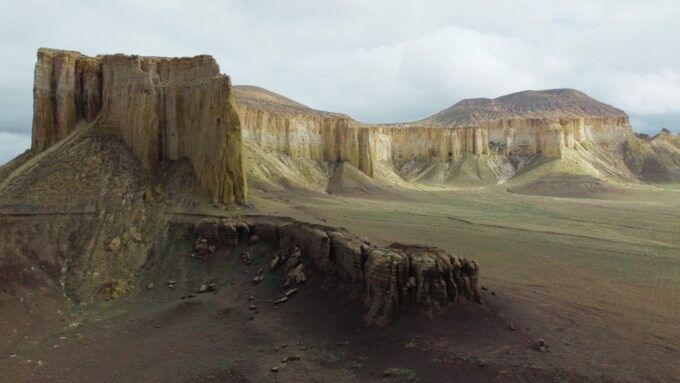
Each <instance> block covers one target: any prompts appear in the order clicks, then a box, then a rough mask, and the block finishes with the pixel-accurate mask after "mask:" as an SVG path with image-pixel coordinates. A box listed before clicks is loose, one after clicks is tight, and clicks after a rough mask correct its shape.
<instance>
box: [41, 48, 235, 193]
mask: <svg viewBox="0 0 680 383" xmlns="http://www.w3.org/2000/svg"><path fill="white" fill-rule="evenodd" d="M79 121H84V122H91V123H93V124H94V127H95V129H97V130H99V131H101V132H103V133H106V134H112V135H116V136H118V137H120V138H122V139H123V141H124V142H125V143H126V144H127V146H128V147H129V148H130V149H131V150H132V152H133V153H134V154H135V156H136V157H137V158H138V159H139V160H140V161H141V163H142V164H143V165H144V167H145V168H147V169H149V170H152V171H155V170H157V169H158V168H159V165H160V164H161V163H162V162H163V161H167V160H177V159H179V158H184V157H186V158H188V159H189V160H190V161H191V164H192V166H193V167H194V170H195V172H196V175H197V177H198V180H199V183H200V184H201V186H203V188H204V189H205V190H206V191H208V192H209V193H210V195H211V197H212V199H213V202H214V203H222V204H230V203H242V202H244V200H245V197H246V184H245V177H244V172H243V160H242V145H241V129H240V123H239V119H238V115H237V114H236V109H235V107H234V99H233V96H232V94H231V84H230V79H229V77H228V76H226V75H221V74H220V73H219V66H218V65H217V63H216V62H215V60H214V59H213V58H212V57H210V56H196V57H193V58H161V57H141V56H126V55H121V54H117V55H105V56H98V57H96V58H93V57H88V56H85V55H82V54H80V53H78V52H71V51H58V50H52V49H40V50H39V51H38V62H37V64H36V69H35V88H34V114H33V144H32V150H33V152H35V153H40V152H42V151H44V150H46V149H48V148H49V147H50V146H52V145H54V144H55V143H57V142H59V141H61V140H63V139H64V138H66V137H67V136H68V135H69V134H71V132H73V130H74V129H75V128H76V125H77V123H78V122H79Z"/></svg>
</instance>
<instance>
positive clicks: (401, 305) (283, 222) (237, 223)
mask: <svg viewBox="0 0 680 383" xmlns="http://www.w3.org/2000/svg"><path fill="white" fill-rule="evenodd" d="M193 232H194V234H195V236H196V238H197V243H199V242H200V243H203V241H206V242H207V245H208V246H213V248H217V249H219V248H220V247H225V246H227V247H229V246H234V245H237V244H239V243H248V241H249V238H253V236H255V237H256V238H258V240H259V241H263V242H268V243H273V244H274V247H275V248H276V249H278V251H276V252H275V253H274V254H273V255H272V256H271V258H270V259H269V260H270V262H268V264H269V267H268V268H269V270H270V272H271V273H277V272H281V273H283V275H282V281H283V286H282V287H283V288H285V289H289V288H296V287H300V286H301V285H303V284H304V283H306V282H307V281H308V280H310V278H319V277H321V278H322V279H323V278H326V277H329V276H333V277H338V278H339V279H340V280H341V281H343V282H344V283H346V284H349V285H350V286H352V289H353V290H356V291H360V292H361V294H360V295H361V296H362V297H363V302H364V303H365V305H366V306H367V308H368V311H367V313H366V314H365V316H364V320H365V321H366V323H369V324H375V325H379V326H382V325H386V324H388V323H389V322H391V321H392V320H393V319H394V318H395V317H396V316H397V315H398V313H399V312H401V311H403V310H406V309H408V308H409V307H413V308H416V309H420V310H423V311H424V312H426V313H427V314H429V315H433V314H434V313H436V312H438V311H441V310H442V309H443V308H444V307H446V306H449V305H451V304H453V303H455V302H458V301H459V300H460V299H465V300H469V301H474V302H478V303H481V297H480V292H479V288H478V279H479V266H478V265H477V263H476V262H475V261H472V260H468V259H465V258H461V257H457V256H455V255H452V254H449V253H447V252H446V251H444V250H441V249H438V248H434V247H426V246H419V245H406V244H401V243H394V244H392V245H390V246H388V247H378V246H374V245H371V244H370V243H368V242H366V241H365V240H362V239H360V238H359V237H357V236H355V235H353V234H350V233H348V232H347V231H345V230H343V229H338V228H333V227H328V226H322V225H314V224H309V223H304V222H299V221H294V220H290V219H284V218H277V217H265V216H249V217H241V218H238V219H229V218H228V219H217V218H205V219H202V220H200V221H198V222H196V223H195V225H194V226H193ZM230 256H233V255H230ZM248 257H249V258H248V259H249V260H250V254H248ZM352 289H350V290H352Z"/></svg>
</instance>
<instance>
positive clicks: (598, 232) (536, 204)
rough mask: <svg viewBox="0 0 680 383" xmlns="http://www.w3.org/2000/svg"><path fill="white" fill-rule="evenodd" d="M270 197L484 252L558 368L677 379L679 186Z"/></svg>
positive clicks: (304, 210)
mask: <svg viewBox="0 0 680 383" xmlns="http://www.w3.org/2000/svg"><path fill="white" fill-rule="evenodd" d="M271 193H272V191H267V193H266V195H267V197H266V198H265V197H264V196H265V194H264V193H261V192H260V191H257V190H256V191H254V192H253V194H255V197H254V198H253V201H254V203H255V205H256V206H257V207H258V208H259V209H260V210H263V211H267V212H268V213H273V214H281V215H290V216H293V217H296V218H299V219H307V220H312V221H314V220H316V221H321V222H324V223H328V224H330V225H336V226H341V227H345V228H347V229H348V230H350V231H353V232H355V233H360V234H361V235H366V236H367V237H368V238H369V239H371V240H372V241H375V242H379V244H387V243H390V242H392V241H397V240H398V241H401V242H414V243H426V244H430V245H433V246H438V247H441V248H443V249H445V250H447V251H451V252H453V253H455V254H459V255H462V256H465V257H469V258H471V259H475V260H477V261H478V262H479V263H480V265H481V268H482V269H481V270H482V272H481V276H482V278H481V283H482V285H485V287H486V288H487V289H488V290H490V291H491V290H493V291H494V292H495V293H496V295H497V296H498V297H500V298H501V299H502V300H503V301H505V302H506V303H507V304H508V305H511V306H513V310H515V311H514V312H513V314H512V315H516V316H517V317H515V318H509V319H508V321H515V323H517V322H521V323H522V324H523V325H522V328H520V329H519V330H520V331H522V332H524V333H525V334H526V335H528V336H529V337H530V338H531V337H533V338H536V339H538V338H544V339H545V340H546V342H548V343H549V344H550V346H551V352H552V358H551V359H552V360H551V362H550V363H555V365H559V366H560V368H564V369H566V370H576V371H580V372H581V373H584V374H586V375H588V376H591V377H597V376H611V377H614V378H615V379H621V380H632V381H674V380H675V379H677V377H678V376H680V366H679V365H678V364H677V363H675V362H677V360H678V359H679V358H680V321H678V313H680V190H678V189H677V188H675V187H672V186H669V187H648V186H636V187H631V188H625V189H620V190H619V191H617V192H615V193H600V194H593V195H592V196H591V198H557V197H545V196H527V195H518V194H513V193H509V192H508V191H507V190H506V189H505V188H504V187H503V185H498V186H495V187H487V188H478V189H466V190H442V191H411V192H407V191H399V192H395V193H394V194H389V195H386V196H381V195H369V194H367V195H365V196H364V197H357V196H353V197H338V196H328V195H317V196H311V195H303V194H300V193H296V192H290V191H285V192H279V193H280V194H278V196H277V198H276V199H272V198H271V195H272V194H271ZM454 315H455V314H454ZM527 347H529V345H527ZM496 351H497V350H487V351H486V352H487V353H488V354H494V353H495V352H496Z"/></svg>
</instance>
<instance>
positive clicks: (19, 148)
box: [0, 131, 31, 165]
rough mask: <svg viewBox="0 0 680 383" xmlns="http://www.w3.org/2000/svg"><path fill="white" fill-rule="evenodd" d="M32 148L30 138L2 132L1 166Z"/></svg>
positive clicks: (0, 133)
mask: <svg viewBox="0 0 680 383" xmlns="http://www.w3.org/2000/svg"><path fill="white" fill-rule="evenodd" d="M30 146H31V137H30V136H28V135H25V134H16V133H11V132H2V131H0V165H2V164H4V163H5V162H7V161H9V160H11V159H12V158H14V157H16V156H18V155H19V154H21V153H23V152H24V151H25V150H26V149H28V148H29V147H30Z"/></svg>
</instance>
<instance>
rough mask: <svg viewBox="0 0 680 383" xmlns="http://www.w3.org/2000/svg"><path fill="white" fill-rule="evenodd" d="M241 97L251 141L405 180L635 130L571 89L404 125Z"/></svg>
mask: <svg viewBox="0 0 680 383" xmlns="http://www.w3.org/2000/svg"><path fill="white" fill-rule="evenodd" d="M235 94H236V99H237V106H238V111H239V116H240V118H241V122H242V125H243V137H244V140H245V141H246V142H249V143H253V144H255V145H258V146H259V147H262V148H263V150H265V151H275V152H277V153H281V154H283V155H286V156H290V157H291V158H293V159H295V158H302V159H306V160H313V161H326V162H330V163H337V162H345V163H349V164H351V165H353V166H355V167H356V168H358V169H360V170H361V171H362V172H364V173H365V174H366V175H368V176H369V177H373V176H374V175H375V174H374V173H375V169H376V168H377V167H378V166H380V165H385V166H386V167H387V168H390V169H393V170H394V171H395V172H396V173H397V174H398V175H399V176H401V177H402V178H404V179H406V180H418V178H422V177H423V176H424V173H425V172H427V171H431V169H432V167H433V166H444V167H445V168H446V169H445V170H444V171H443V172H445V173H448V174H451V173H453V172H455V171H457V169H460V167H461V166H462V165H461V164H462V161H463V160H464V159H465V158H466V156H469V155H472V156H475V158H480V157H493V158H492V159H491V160H490V161H489V162H494V161H495V162H498V161H500V162H501V163H502V162H505V163H506V164H508V166H509V162H508V160H507V158H510V157H512V156H514V157H518V156H519V157H521V156H524V157H527V156H533V155H536V154H540V155H542V156H543V157H546V158H561V157H562V156H563V152H564V151H565V150H566V149H577V148H578V147H581V146H584V145H605V146H608V147H620V146H621V145H623V143H625V142H626V140H627V139H628V138H629V136H631V135H632V130H631V128H630V125H629V123H628V116H627V115H626V114H625V113H624V112H622V111H620V110H618V109H616V108H613V107H611V106H609V105H606V104H602V103H600V102H598V101H596V100H594V99H592V98H590V97H588V96H586V95H585V94H583V93H581V92H578V91H575V90H570V89H559V90H549V91H539V92H535V91H528V92H520V93H516V94H512V95H508V96H504V97H499V98H497V99H494V100H490V99H474V100H464V101H461V102H459V103H457V104H455V105H454V106H452V107H451V108H448V109H446V110H444V111H442V112H440V113H437V114H435V115H434V116H432V117H430V118H427V119H425V120H421V121H416V122H412V123H402V124H364V123H360V122H357V121H355V120H353V119H352V118H350V117H349V116H347V115H344V114H337V113H329V112H322V111H317V110H313V109H311V108H308V107H306V106H304V105H301V104H298V103H296V102H294V101H291V100H289V99H286V98H284V97H282V96H279V95H276V94H274V93H271V92H268V91H266V90H264V89H260V88H256V87H235ZM515 162H516V161H515ZM493 166H494V164H492V167H493ZM478 167H479V166H478ZM490 172H491V173H495V176H497V177H501V176H502V175H501V174H500V173H502V172H503V170H502V169H491V170H490Z"/></svg>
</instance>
